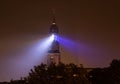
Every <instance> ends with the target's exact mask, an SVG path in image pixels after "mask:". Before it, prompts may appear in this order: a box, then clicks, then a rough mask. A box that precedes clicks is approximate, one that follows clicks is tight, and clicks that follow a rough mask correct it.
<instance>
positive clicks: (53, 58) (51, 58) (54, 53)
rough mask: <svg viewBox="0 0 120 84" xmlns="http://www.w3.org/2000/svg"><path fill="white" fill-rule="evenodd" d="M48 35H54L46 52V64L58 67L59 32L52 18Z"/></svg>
mask: <svg viewBox="0 0 120 84" xmlns="http://www.w3.org/2000/svg"><path fill="white" fill-rule="evenodd" d="M49 33H50V34H51V35H54V40H53V42H52V45H51V46H50V49H49V51H48V57H47V64H48V65H50V64H51V63H54V64H56V65H58V64H59V63H60V50H59V42H58V34H59V30H58V27H57V25H56V22H55V18H53V22H52V25H51V27H50V31H49Z"/></svg>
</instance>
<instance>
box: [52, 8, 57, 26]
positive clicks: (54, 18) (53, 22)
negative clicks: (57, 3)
mask: <svg viewBox="0 0 120 84" xmlns="http://www.w3.org/2000/svg"><path fill="white" fill-rule="evenodd" d="M52 24H53V25H54V24H56V17H55V9H52Z"/></svg>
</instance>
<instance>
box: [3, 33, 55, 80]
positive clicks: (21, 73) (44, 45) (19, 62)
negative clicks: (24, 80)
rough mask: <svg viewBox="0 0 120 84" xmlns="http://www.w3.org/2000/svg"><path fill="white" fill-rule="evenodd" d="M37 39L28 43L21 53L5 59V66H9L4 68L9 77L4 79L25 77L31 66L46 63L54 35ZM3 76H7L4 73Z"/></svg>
mask: <svg viewBox="0 0 120 84" xmlns="http://www.w3.org/2000/svg"><path fill="white" fill-rule="evenodd" d="M38 39H39V40H36V41H34V42H32V43H30V44H29V45H28V46H27V47H26V48H25V49H24V50H23V51H22V52H20V53H17V54H15V55H14V57H11V58H10V59H6V61H7V62H6V65H9V67H6V68H5V70H6V72H8V75H9V77H6V78H7V79H9V80H11V79H20V77H26V75H28V73H29V72H30V69H32V68H33V66H35V65H39V64H41V63H42V62H43V63H46V62H47V60H46V57H47V52H48V50H49V48H50V46H51V44H52V42H53V40H54V35H50V36H48V37H47V38H44V39H41V38H38ZM3 75H5V76H7V75H6V73H4V74H3Z"/></svg>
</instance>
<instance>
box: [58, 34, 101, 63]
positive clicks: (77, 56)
mask: <svg viewBox="0 0 120 84" xmlns="http://www.w3.org/2000/svg"><path fill="white" fill-rule="evenodd" d="M59 43H60V46H61V47H62V48H63V50H64V52H66V53H69V54H68V55H70V57H69V56H68V57H69V58H72V59H74V60H76V62H77V61H78V63H79V62H83V64H89V62H92V61H93V60H96V59H101V58H100V57H98V56H96V57H93V55H94V54H96V52H97V50H95V48H94V47H95V46H91V45H90V44H88V43H85V42H84V43H83V42H80V41H76V40H72V39H69V38H66V37H64V36H59Z"/></svg>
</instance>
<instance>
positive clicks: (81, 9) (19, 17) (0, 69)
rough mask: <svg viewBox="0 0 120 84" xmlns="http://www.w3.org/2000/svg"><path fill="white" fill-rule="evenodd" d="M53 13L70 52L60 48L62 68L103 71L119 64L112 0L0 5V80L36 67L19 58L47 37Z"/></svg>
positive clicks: (118, 11)
mask: <svg viewBox="0 0 120 84" xmlns="http://www.w3.org/2000/svg"><path fill="white" fill-rule="evenodd" d="M53 8H54V9H55V15H56V23H57V25H58V27H59V30H60V36H61V38H66V39H67V40H69V42H70V43H68V44H66V45H67V46H69V48H71V49H67V48H65V47H64V46H61V57H62V62H63V63H70V62H73V63H75V64H78V65H79V64H83V65H84V67H107V66H109V64H110V62H111V61H112V59H120V7H119V2H118V1H116V0H1V1H0V81H10V79H20V77H21V76H23V77H24V76H26V75H27V73H28V72H29V70H30V69H31V68H33V66H34V65H37V64H40V63H41V62H42V61H40V60H39V61H38V60H37V61H36V62H33V61H35V60H36V59H34V57H33V58H32V55H29V56H27V55H26V54H25V53H26V52H27V51H28V50H29V49H31V48H32V45H35V43H36V42H37V41H38V40H41V39H43V38H44V37H46V36H47V35H48V32H49V28H50V26H51V22H52V18H51V17H52V13H51V11H52V10H51V9H53ZM71 43H74V44H75V46H72V45H69V44H71ZM31 52H32V51H31ZM33 53H35V52H34V51H33ZM31 59H32V62H31Z"/></svg>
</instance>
